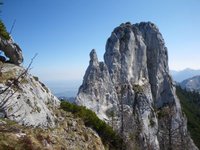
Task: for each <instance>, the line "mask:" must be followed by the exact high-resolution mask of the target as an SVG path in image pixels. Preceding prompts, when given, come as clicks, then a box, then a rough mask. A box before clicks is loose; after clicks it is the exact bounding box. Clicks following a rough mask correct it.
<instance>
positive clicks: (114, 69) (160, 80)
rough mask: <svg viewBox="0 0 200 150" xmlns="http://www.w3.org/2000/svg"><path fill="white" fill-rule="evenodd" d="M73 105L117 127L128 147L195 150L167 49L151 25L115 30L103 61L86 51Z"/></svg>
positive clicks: (140, 24) (128, 25)
mask: <svg viewBox="0 0 200 150" xmlns="http://www.w3.org/2000/svg"><path fill="white" fill-rule="evenodd" d="M76 103H77V104H78V105H83V106H86V107H87V108H89V109H91V110H93V111H94V112H95V113H96V114H97V115H98V116H99V117H100V118H101V119H103V120H105V121H106V122H107V123H108V124H110V125H111V126H112V127H113V128H114V129H116V130H117V131H118V132H119V133H120V134H121V136H122V137H123V138H124V142H125V143H126V145H128V146H127V149H142V150H143V149H153V150H159V149H162V150H163V149H170V148H171V147H173V149H180V148H181V147H182V146H183V145H184V146H185V148H186V149H197V148H196V146H195V145H194V144H193V142H192V140H191V138H190V137H189V136H188V133H187V125H186V119H185V118H184V117H183V114H182V111H181V106H180V102H179V99H178V98H177V97H176V94H175V87H174V85H173V83H172V80H171V77H170V75H169V69H168V54H167V48H166V47H165V43H164V40H163V38H162V35H161V33H160V32H159V30H158V28H157V27H156V25H155V24H153V23H151V22H146V23H145V22H142V23H139V24H131V23H125V24H121V25H120V26H119V27H117V28H115V29H114V31H113V32H112V33H111V36H110V37H109V38H108V40H107V43H106V52H105V54H104V62H99V61H98V58H97V55H96V52H95V50H92V51H91V53H90V64H89V67H88V68H87V70H86V73H85V76H84V79H83V83H82V85H81V86H80V88H79V92H78V95H77V98H76ZM169 128H170V130H168V129H169ZM172 132H173V133H172ZM170 134H173V135H170ZM169 135H170V136H169Z"/></svg>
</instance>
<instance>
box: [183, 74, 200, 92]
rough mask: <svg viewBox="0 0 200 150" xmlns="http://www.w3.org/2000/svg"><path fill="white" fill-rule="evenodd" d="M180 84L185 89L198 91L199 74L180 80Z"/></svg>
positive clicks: (199, 86)
mask: <svg viewBox="0 0 200 150" xmlns="http://www.w3.org/2000/svg"><path fill="white" fill-rule="evenodd" d="M180 86H181V88H182V89H186V90H187V91H196V92H200V75H198V76H194V77H192V78H189V79H186V80H184V81H182V82H181V83H180Z"/></svg>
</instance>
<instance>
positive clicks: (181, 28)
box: [1, 0, 200, 81]
mask: <svg viewBox="0 0 200 150" xmlns="http://www.w3.org/2000/svg"><path fill="white" fill-rule="evenodd" d="M1 18H2V20H3V21H4V22H5V25H6V27H7V29H8V30H10V29H11V26H12V23H13V21H14V20H15V19H16V24H15V27H14V29H13V31H12V36H13V38H14V40H15V42H17V43H18V44H19V45H20V46H21V48H22V50H23V54H24V58H25V62H24V66H27V64H28V63H29V62H30V60H31V58H32V57H33V56H34V54H35V53H38V54H39V55H38V56H37V58H36V59H35V60H34V63H33V69H32V71H31V72H32V74H34V75H37V76H39V77H40V79H41V80H42V81H57V80H68V81H69V80H82V78H83V75H84V73H85V70H86V68H87V66H88V64H89V52H90V51H91V49H93V48H95V49H96V51H97V54H98V57H99V60H103V54H104V52H105V44H106V40H107V38H108V37H109V36H110V34H111V32H112V30H113V29H114V28H115V27H116V26H118V25H120V24H121V23H122V22H127V21H130V22H132V23H138V22H141V21H151V22H154V23H155V24H156V25H157V26H158V27H159V29H160V32H161V33H162V34H163V37H164V39H165V42H166V46H167V47H168V51H169V66H170V69H175V70H181V69H184V68H187V67H190V68H193V69H200V66H199V65H200V59H199V55H200V36H199V35H200V1H199V0H165V1H162V0H137V1H136V0H57V1H55V0H20V1H17V0H4V6H3V7H2V14H1Z"/></svg>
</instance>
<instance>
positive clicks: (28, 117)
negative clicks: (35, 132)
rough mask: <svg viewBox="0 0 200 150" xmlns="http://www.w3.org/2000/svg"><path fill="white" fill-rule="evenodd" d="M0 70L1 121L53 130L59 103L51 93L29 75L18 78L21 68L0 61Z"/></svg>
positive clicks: (35, 78) (21, 72)
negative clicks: (7, 120)
mask: <svg viewBox="0 0 200 150" xmlns="http://www.w3.org/2000/svg"><path fill="white" fill-rule="evenodd" d="M0 68H1V69H0V114H2V116H1V118H2V117H6V118H9V119H11V120H14V121H16V122H18V123H19V124H22V125H25V126H33V127H42V128H46V127H54V126H55V121H56V119H57V118H56V116H55V114H54V111H55V110H56V109H58V108H59V105H60V101H59V100H58V99H57V98H56V97H55V96H54V95H53V94H52V93H51V91H50V90H49V89H48V88H47V87H46V86H45V85H44V84H43V83H41V82H40V81H39V79H38V78H37V77H34V76H32V75H31V74H29V73H26V74H25V75H24V76H23V77H21V78H19V77H20V76H21V75H22V74H23V73H24V72H25V71H26V70H25V69H24V68H23V67H20V66H16V65H14V64H10V63H2V62H1V61H0ZM15 79H18V81H17V80H15ZM14 80H15V82H14V83H13V84H12V82H13V81H14ZM11 84H12V86H10V85H11ZM6 89H7V90H6Z"/></svg>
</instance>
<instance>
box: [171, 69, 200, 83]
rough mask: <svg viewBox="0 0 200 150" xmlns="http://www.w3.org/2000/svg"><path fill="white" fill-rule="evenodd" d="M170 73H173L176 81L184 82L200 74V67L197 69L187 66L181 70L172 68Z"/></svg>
mask: <svg viewBox="0 0 200 150" xmlns="http://www.w3.org/2000/svg"><path fill="white" fill-rule="evenodd" d="M170 74H171V75H172V77H173V80H174V81H176V82H182V81H183V80H185V79H188V78H191V77H194V76H197V75H200V69H197V70H196V69H191V68H186V69H184V70H180V71H176V70H170Z"/></svg>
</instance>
